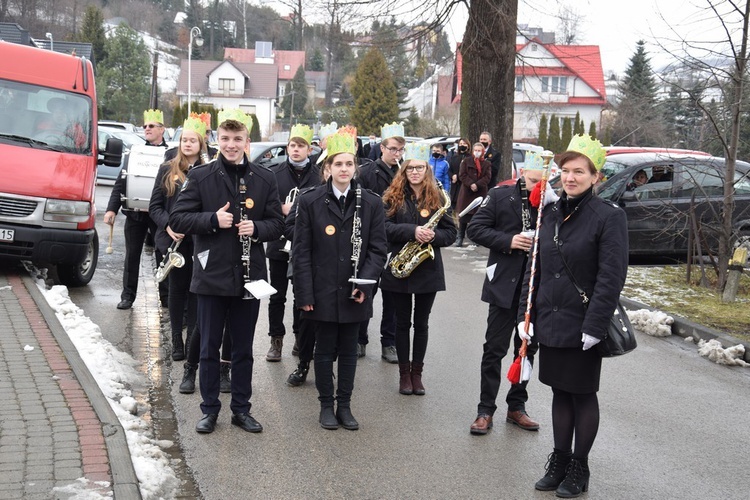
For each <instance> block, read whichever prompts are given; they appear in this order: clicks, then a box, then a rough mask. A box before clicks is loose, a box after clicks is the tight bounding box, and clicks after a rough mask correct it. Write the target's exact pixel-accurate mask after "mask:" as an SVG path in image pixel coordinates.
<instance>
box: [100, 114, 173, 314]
mask: <svg viewBox="0 0 750 500" xmlns="http://www.w3.org/2000/svg"><path fill="white" fill-rule="evenodd" d="M143 131H144V134H145V135H146V145H147V146H156V147H162V148H166V147H167V143H166V142H165V141H164V113H162V112H161V111H160V110H158V109H147V110H146V111H144V112H143ZM129 158H130V157H129V155H128V156H125V164H124V165H123V167H122V170H120V175H119V176H118V177H117V180H116V181H115V185H114V187H113V188H112V193H111V194H110V196H109V203H107V211H106V212H105V213H104V222H105V223H106V224H109V225H110V226H113V225H114V224H115V216H116V215H117V212H118V211H119V210H120V208H122V213H123V214H124V215H125V264H124V266H123V270H122V293H121V294H120V303H119V304H117V308H118V309H130V308H131V307H133V302H135V296H136V294H137V293H138V276H139V274H140V269H141V252H142V251H143V242H144V241H146V234H147V233H148V232H149V230H151V232H152V234H153V233H154V232H156V231H155V229H156V226H154V222H153V221H152V220H151V218H150V217H149V216H148V213H147V212H139V211H136V210H130V209H128V208H125V207H124V206H123V203H122V198H123V196H125V194H126V192H127V191H126V184H125V183H126V175H127V169H128V160H129ZM157 259H158V260H159V261H161V257H160V255H159V253H158V252H157ZM160 295H162V294H161V290H160ZM164 295H166V294H164ZM162 305H166V297H164V300H162Z"/></svg>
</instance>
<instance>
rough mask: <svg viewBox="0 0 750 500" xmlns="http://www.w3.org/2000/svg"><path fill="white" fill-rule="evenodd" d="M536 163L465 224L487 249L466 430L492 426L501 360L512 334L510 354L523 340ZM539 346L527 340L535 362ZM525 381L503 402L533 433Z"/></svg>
mask: <svg viewBox="0 0 750 500" xmlns="http://www.w3.org/2000/svg"><path fill="white" fill-rule="evenodd" d="M535 158H536V160H537V161H536V162H531V163H528V164H527V168H526V169H524V170H523V171H522V175H521V179H519V180H518V182H517V183H516V184H515V185H510V186H498V187H495V188H493V189H490V191H489V193H488V195H487V197H486V198H485V199H484V202H483V203H482V206H481V208H480V209H479V210H478V211H477V213H476V214H475V215H474V217H473V218H472V220H471V223H470V224H469V227H468V236H469V238H471V241H474V242H476V243H477V244H478V245H482V246H484V247H487V248H489V250H490V255H489V259H488V261H487V273H486V276H485V280H484V286H483V287H482V301H483V302H488V303H489V305H490V306H489V314H488V317H487V332H486V334H485V343H484V354H483V355H482V366H481V382H480V385H481V389H480V396H479V405H478V407H477V417H476V419H475V420H474V423H473V424H471V428H470V432H471V433H472V434H475V435H484V434H487V432H488V431H489V430H490V429H491V428H492V418H493V416H494V414H495V411H496V410H497V405H496V404H495V400H496V399H497V394H498V392H499V390H500V382H501V380H502V379H503V375H504V373H503V369H502V366H501V362H502V360H503V358H504V357H505V355H506V354H507V353H508V349H509V347H510V339H511V336H512V337H513V339H514V349H513V355H514V357H515V356H517V355H518V350H519V348H520V347H521V341H520V339H519V338H518V336H517V335H513V332H514V331H515V329H516V315H517V312H518V303H519V298H520V295H521V288H522V283H521V282H522V279H523V276H524V273H525V271H526V262H527V258H528V252H529V250H530V249H531V245H532V242H533V235H532V234H530V232H531V233H533V230H534V228H535V227H536V226H535V223H536V216H537V208H535V207H533V206H532V205H531V203H530V202H529V193H530V192H531V190H532V189H533V188H534V186H535V185H536V184H537V183H538V182H539V181H540V180H541V178H542V169H543V167H544V161H543V159H542V157H541V156H539V155H538V154H536V156H535ZM536 349H537V345H536V344H529V346H528V350H527V356H528V358H529V361H531V362H533V359H534V354H535V353H536ZM526 384H527V382H522V383H520V384H514V385H511V387H510V389H509V390H508V395H507V397H506V402H507V404H508V412H507V415H506V421H507V422H510V423H513V424H515V425H517V426H519V427H520V428H522V429H525V430H530V431H535V430H538V429H539V424H538V423H536V422H535V421H533V420H532V419H531V418H529V416H528V415H527V414H526V401H527V400H528V399H529V395H528V393H527V392H526Z"/></svg>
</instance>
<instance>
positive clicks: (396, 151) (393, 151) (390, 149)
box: [385, 148, 405, 155]
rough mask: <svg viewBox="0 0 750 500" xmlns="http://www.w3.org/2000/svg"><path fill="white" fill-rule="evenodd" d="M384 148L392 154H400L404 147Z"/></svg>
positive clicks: (402, 152)
mask: <svg viewBox="0 0 750 500" xmlns="http://www.w3.org/2000/svg"><path fill="white" fill-rule="evenodd" d="M385 149H387V150H388V151H390V152H391V154H394V155H395V154H400V155H402V154H404V151H405V150H404V148H385Z"/></svg>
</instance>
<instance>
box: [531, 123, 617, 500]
mask: <svg viewBox="0 0 750 500" xmlns="http://www.w3.org/2000/svg"><path fill="white" fill-rule="evenodd" d="M576 144H579V145H578V146H575V145H576ZM571 146H572V147H576V149H579V150H582V151H585V152H586V153H587V154H583V153H582V152H579V151H578V150H570V149H571V147H569V151H566V152H565V153H563V154H561V155H560V156H559V157H558V158H557V164H558V165H559V166H560V172H561V180H562V185H563V190H564V192H563V194H562V197H561V198H560V200H559V201H558V202H556V203H554V204H550V205H547V206H546V207H545V208H544V210H543V212H542V227H541V231H540V234H539V254H538V257H537V259H538V260H537V270H536V278H535V290H534V296H533V299H532V300H533V303H532V308H531V321H532V323H533V324H532V325H531V326H530V327H529V331H528V335H526V334H525V332H524V330H525V329H524V324H523V323H520V324H519V325H518V328H519V335H521V336H522V337H526V338H529V337H530V336H532V335H534V336H535V337H536V339H537V341H538V343H539V346H540V347H539V363H538V364H539V380H540V381H541V382H542V383H544V384H546V385H549V386H551V387H552V394H553V396H552V429H553V434H554V450H553V452H552V454H551V455H550V457H549V461H548V467H547V471H546V474H545V476H544V477H543V478H542V479H540V480H539V481H538V482H537V483H536V485H535V487H536V489H537V490H542V491H548V490H557V496H559V497H566V498H573V497H577V496H579V495H580V494H581V493H582V492H584V491H586V490H587V488H588V482H589V468H588V455H589V451H590V450H591V447H592V446H593V444H594V439H595V438H596V433H597V431H598V428H599V402H598V399H597V395H596V393H597V391H598V390H599V377H600V372H601V364H602V358H601V356H600V355H599V353H598V352H597V350H596V349H595V348H594V349H592V347H593V346H595V345H596V344H597V343H598V342H599V341H600V340H601V339H602V338H603V337H604V334H605V332H606V330H607V326H608V324H609V320H610V318H611V317H612V314H613V313H614V310H615V307H616V305H617V301H618V299H619V297H620V292H621V291H622V287H623V285H624V284H625V276H626V274H627V269H628V235H627V221H626V218H625V212H623V210H622V209H620V208H619V207H617V205H615V204H613V203H611V202H609V201H605V200H603V199H601V198H599V197H598V196H596V195H595V194H594V193H593V186H594V184H596V182H597V178H598V169H599V168H601V166H602V165H603V163H604V152H603V150H602V149H601V145H600V144H599V143H598V141H591V140H590V139H585V138H581V137H580V136H576V137H575V138H574V140H573V142H571ZM592 158H593V159H594V160H597V163H596V164H595V163H594V161H593V160H592ZM563 258H564V261H563ZM564 262H565V263H567V266H568V268H569V270H570V274H571V275H572V276H573V277H574V278H575V281H576V282H577V283H578V285H579V286H581V287H582V288H583V289H584V290H585V292H586V295H587V296H588V298H589V299H590V300H589V303H588V306H587V307H584V305H583V303H582V299H581V296H580V295H579V294H578V293H577V291H576V288H575V287H574V285H573V282H572V280H571V278H570V277H569V275H568V271H567V270H566V266H565V264H564ZM530 271H531V270H530V269H528V270H527V272H526V280H525V284H524V290H523V292H522V294H521V303H520V305H519V314H518V319H519V321H522V320H523V317H524V312H525V310H526V302H527V297H528V280H529V277H530ZM574 439H575V443H574ZM573 444H575V447H573Z"/></svg>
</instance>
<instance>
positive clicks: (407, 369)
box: [398, 363, 414, 396]
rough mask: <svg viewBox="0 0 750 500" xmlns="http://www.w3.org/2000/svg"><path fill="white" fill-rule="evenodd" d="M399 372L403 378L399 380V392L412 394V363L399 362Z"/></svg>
mask: <svg viewBox="0 0 750 500" xmlns="http://www.w3.org/2000/svg"><path fill="white" fill-rule="evenodd" d="M398 374H399V376H400V377H401V378H399V381H398V392H400V393H401V394H406V395H407V396H408V395H409V394H412V393H413V392H414V391H413V390H412V387H411V363H399V364H398Z"/></svg>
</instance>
